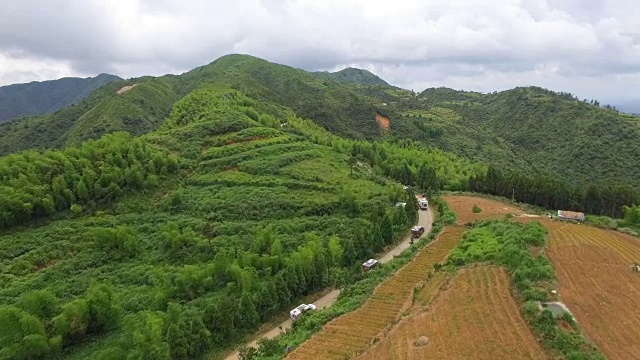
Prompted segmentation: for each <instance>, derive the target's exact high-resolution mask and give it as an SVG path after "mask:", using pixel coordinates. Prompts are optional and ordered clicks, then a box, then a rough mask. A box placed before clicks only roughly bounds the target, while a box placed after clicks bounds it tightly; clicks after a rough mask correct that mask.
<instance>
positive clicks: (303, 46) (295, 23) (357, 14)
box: [0, 0, 640, 98]
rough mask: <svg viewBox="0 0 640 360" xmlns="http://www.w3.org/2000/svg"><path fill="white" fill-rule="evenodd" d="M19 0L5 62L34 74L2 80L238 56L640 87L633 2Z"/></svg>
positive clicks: (403, 76)
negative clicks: (51, 68) (15, 54)
mask: <svg viewBox="0 0 640 360" xmlns="http://www.w3.org/2000/svg"><path fill="white" fill-rule="evenodd" d="M7 2H9V4H6V6H5V5H3V7H4V9H3V12H2V13H1V14H0V52H4V53H6V52H7V51H9V50H16V49H19V50H21V51H23V52H24V54H26V55H27V57H23V59H22V60H21V61H24V62H23V63H21V64H22V65H20V69H22V70H4V74H5V75H3V77H2V78H0V82H2V83H7V82H8V81H12V80H11V79H12V78H15V77H17V76H13V77H12V76H9V75H6V74H9V73H11V72H14V71H15V72H19V73H21V74H23V75H21V76H19V77H20V78H25V77H28V76H27V75H25V74H24V71H27V72H32V73H33V79H34V80H36V79H41V78H48V77H50V76H54V74H53V73H51V72H46V69H47V67H42V66H38V65H34V64H42V63H43V61H44V62H51V61H54V62H57V63H58V64H68V66H69V67H70V69H71V70H70V72H75V73H83V74H84V73H98V72H117V73H118V75H121V76H126V77H130V76H140V75H160V74H163V73H167V72H171V73H178V72H182V71H185V70H189V69H191V68H193V67H196V66H199V65H203V64H206V63H208V62H210V61H212V60H214V59H215V58H217V57H219V56H222V55H224V54H227V53H232V52H239V53H249V54H252V55H255V56H259V57H263V58H266V59H268V60H271V61H275V62H280V63H285V64H289V65H292V66H297V67H302V68H305V69H308V70H319V69H330V68H336V67H340V66H342V65H345V66H346V65H354V66H359V67H365V68H369V69H371V70H373V71H374V72H376V73H378V74H379V75H381V76H382V77H383V78H385V80H387V81H389V82H391V83H393V84H397V85H400V86H411V87H418V86H422V85H426V84H432V85H438V86H451V87H460V86H463V87H466V88H468V89H470V90H481V91H492V90H496V89H503V88H509V87H513V86H517V85H540V86H552V85H553V86H562V88H560V89H558V90H567V91H575V92H578V95H579V96H581V97H597V98H602V97H610V98H614V97H616V96H623V95H626V94H628V93H629V92H631V91H633V90H634V86H636V85H635V84H634V83H633V82H632V81H631V82H630V81H628V80H623V79H629V78H632V79H637V77H638V74H640V28H638V27H637V26H636V25H635V24H636V19H638V18H639V17H640V7H638V6H637V5H636V4H635V2H634V1H633V0H554V1H550V0H501V1H500V2H499V3H498V5H496V3H492V2H487V1H485V0H430V1H423V0H396V1H393V2H389V1H386V0H385V1H382V0H325V1H316V0H236V1H232V2H222V1H208V0H192V1H184V0H51V1H48V2H46V3H42V2H40V1H35V0H21V1H17V0H7ZM2 34H4V35H2ZM42 59H47V60H42ZM14 63H15V62H14ZM14 67H15V65H14ZM24 69H28V70H24ZM603 81H604V82H606V84H605V85H604V86H601V83H602V82H603ZM419 89H420V88H416V90H419ZM574 89H575V90H574Z"/></svg>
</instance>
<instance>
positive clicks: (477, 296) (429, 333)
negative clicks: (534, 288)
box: [359, 205, 547, 360]
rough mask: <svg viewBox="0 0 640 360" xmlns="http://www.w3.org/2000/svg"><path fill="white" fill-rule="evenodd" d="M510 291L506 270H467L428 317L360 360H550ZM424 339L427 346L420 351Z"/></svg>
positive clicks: (413, 320)
mask: <svg viewBox="0 0 640 360" xmlns="http://www.w3.org/2000/svg"><path fill="white" fill-rule="evenodd" d="M479 206H480V205H479ZM510 286H511V285H510V280H509V276H508V274H507V272H506V271H505V270H504V269H503V268H499V267H494V266H479V267H474V268H470V269H463V270H461V271H459V272H458V274H457V275H456V276H455V277H454V278H453V279H452V280H451V283H450V285H449V288H448V289H447V290H444V291H442V292H441V293H440V294H439V295H438V297H437V298H436V299H435V301H434V302H433V303H432V304H431V305H430V307H429V308H428V309H427V310H426V311H425V312H422V313H420V314H418V315H417V316H412V317H409V318H407V319H404V320H403V321H401V322H400V323H399V325H397V326H396V327H395V328H394V329H393V330H392V331H391V332H390V333H389V334H388V335H387V336H386V337H385V338H384V339H382V340H381V341H380V342H378V343H377V344H375V345H374V346H373V347H371V348H370V349H368V350H367V351H366V352H365V353H364V354H362V355H361V356H360V357H359V359H363V360H364V359H492V360H493V359H546V358H547V356H546V355H545V353H544V351H543V350H542V348H541V347H540V345H539V344H538V342H537V341H536V339H535V337H534V336H533V335H532V333H531V331H530V330H529V328H528V327H527V325H526V323H525V322H524V320H523V319H522V317H521V316H520V312H519V311H520V310H519V306H518V304H517V303H516V301H515V300H514V298H513V297H512V296H511V291H510ZM422 336H426V338H427V339H428V341H427V343H426V345H424V346H416V345H415V344H414V342H415V341H416V340H417V339H419V338H421V337H422Z"/></svg>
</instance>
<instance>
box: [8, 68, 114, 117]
mask: <svg viewBox="0 0 640 360" xmlns="http://www.w3.org/2000/svg"><path fill="white" fill-rule="evenodd" d="M116 80H122V79H120V78H119V77H117V76H115V75H109V74H100V75H98V76H96V77H92V78H91V77H89V78H84V79H83V78H62V79H58V80H51V81H42V82H37V81H34V82H30V83H26V84H14V85H7V86H2V87H0V123H2V122H5V121H8V120H13V119H17V118H22V117H27V116H35V115H41V114H46V113H52V112H55V111H58V110H60V109H62V108H64V107H67V106H69V105H71V104H76V103H78V102H79V101H81V100H82V99H84V98H86V97H87V96H89V94H91V93H92V92H93V91H94V90H95V89H97V88H99V87H101V86H102V85H104V84H107V83H109V82H112V81H116Z"/></svg>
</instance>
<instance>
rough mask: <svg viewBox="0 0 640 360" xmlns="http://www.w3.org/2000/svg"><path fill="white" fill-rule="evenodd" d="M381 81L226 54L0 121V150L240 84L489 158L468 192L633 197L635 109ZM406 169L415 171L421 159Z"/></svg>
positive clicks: (545, 199) (370, 128) (332, 120)
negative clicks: (55, 108)
mask: <svg viewBox="0 0 640 360" xmlns="http://www.w3.org/2000/svg"><path fill="white" fill-rule="evenodd" d="M376 79H378V80H379V78H377V77H375V75H373V74H371V73H369V72H367V71H365V70H359V69H351V68H349V69H345V70H343V71H340V72H337V73H309V72H305V71H303V70H300V69H295V68H292V67H289V66H284V65H278V64H273V63H270V62H268V61H265V60H262V59H258V58H255V57H252V56H247V55H228V56H223V57H221V58H219V59H217V60H215V61H213V62H212V63H210V64H208V65H206V66H203V67H199V68H196V69H194V70H192V71H189V72H187V73H184V74H182V75H178V76H174V75H168V76H163V77H159V78H151V77H145V78H140V79H131V80H129V81H126V82H125V81H119V82H114V83H110V84H108V85H106V86H105V87H103V88H102V89H100V90H99V91H97V92H96V93H94V94H93V95H92V96H90V97H89V98H87V99H85V100H84V101H82V102H81V103H80V104H78V105H76V106H72V107H69V108H65V109H63V110H60V111H59V112H57V113H55V114H51V115H47V116H41V117H34V118H28V119H22V120H18V121H14V122H11V123H9V124H3V125H0V154H7V153H10V152H14V151H18V150H22V149H28V148H51V147H53V148H60V147H63V146H66V145H74V144H78V143H79V142H80V141H82V140H84V139H91V138H97V137H100V136H102V135H104V134H106V133H111V132H116V131H128V132H131V133H133V134H143V133H146V132H149V131H152V130H154V129H157V128H158V126H160V124H161V123H162V121H163V119H165V118H166V116H167V115H168V114H169V111H170V109H171V106H172V105H173V103H174V102H175V101H176V100H177V99H179V98H181V97H182V96H185V95H186V94H188V93H190V92H191V91H193V90H196V89H199V88H202V87H211V86H213V87H216V88H219V89H224V88H234V89H237V90H240V91H242V92H243V93H245V94H248V95H249V96H250V97H252V98H254V99H256V100H257V103H256V104H257V105H256V107H257V108H258V110H261V111H262V110H265V109H262V108H261V107H264V106H266V105H265V104H269V105H268V107H269V111H271V112H273V113H274V114H275V115H277V116H285V117H286V116H289V115H291V114H293V113H295V114H296V115H297V116H300V117H303V118H307V119H310V120H312V121H314V122H315V123H316V124H317V125H319V126H321V127H322V128H324V129H326V130H328V131H330V132H331V133H333V134H335V135H339V136H343V137H348V138H351V139H360V140H367V141H372V140H378V141H390V142H392V143H394V144H402V143H403V141H404V140H406V139H411V140H413V141H414V143H412V144H411V145H410V146H412V147H414V148H423V149H435V148H438V149H442V150H444V151H446V152H450V153H454V154H457V155H459V156H462V157H464V158H467V159H469V160H471V161H474V162H482V163H484V164H485V165H489V166H491V167H492V168H493V171H491V175H492V178H491V179H492V180H488V179H486V178H482V177H477V178H476V181H474V182H473V183H472V184H470V189H475V190H482V191H485V192H490V193H494V194H499V195H505V196H509V197H511V196H514V197H515V198H516V199H517V200H521V201H527V202H535V203H536V204H539V205H542V206H548V207H552V208H555V207H564V208H570V209H574V210H583V211H585V210H586V211H589V212H593V213H596V214H606V215H615V216H621V215H622V208H621V204H622V205H634V203H633V202H632V201H636V200H634V199H638V198H640V195H639V194H640V193H639V191H640V180H639V179H640V168H638V167H637V166H636V163H637V159H639V158H640V120H639V119H640V118H638V117H634V116H631V115H626V114H620V113H618V112H616V111H614V110H611V109H606V108H601V107H599V106H598V104H597V102H589V103H587V102H583V101H578V100H577V99H576V98H575V97H573V96H572V95H570V94H566V93H555V92H551V91H548V90H545V89H541V88H535V87H530V88H517V89H513V90H508V91H503V92H499V93H491V94H481V93H475V92H464V91H455V90H451V89H446V88H438V89H427V90H425V91H423V92H422V93H420V94H417V95H416V94H414V93H413V92H411V91H408V90H403V89H399V88H396V87H392V86H388V85H386V84H383V82H381V81H378V80H376ZM132 85H135V87H133V88H131V89H129V90H128V91H127V92H124V93H121V94H118V93H117V92H118V90H120V89H122V88H124V87H125V86H132ZM283 108H286V109H288V110H286V111H284V110H282V109H283ZM380 119H383V120H384V121H386V123H387V124H388V129H381V126H380V125H379V124H378V122H377V120H380ZM383 159H384V158H383ZM368 160H369V161H370V162H371V163H376V162H377V160H376V159H374V158H369V159H368ZM412 166H413V167H414V169H413V170H414V175H415V174H417V172H418V167H419V164H414V165H412ZM405 173H406V171H405ZM415 176H417V175H415ZM488 182H490V184H489V183H488ZM496 184H499V185H496Z"/></svg>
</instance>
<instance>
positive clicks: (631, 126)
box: [392, 87, 640, 189]
mask: <svg viewBox="0 0 640 360" xmlns="http://www.w3.org/2000/svg"><path fill="white" fill-rule="evenodd" d="M394 107H395V109H396V111H397V120H398V122H400V123H401V125H400V126H398V127H397V130H398V135H399V136H402V137H408V138H413V139H415V140H418V141H422V142H425V143H430V144H432V145H433V146H435V147H438V148H441V149H444V150H446V151H450V152H453V153H456V154H459V155H462V156H464V157H466V158H469V159H472V160H475V161H482V162H484V163H486V164H489V165H494V166H496V167H497V168H500V169H510V170H514V171H518V172H521V173H525V174H538V173H544V174H548V175H550V176H552V177H555V178H559V179H562V180H563V181H566V182H570V183H575V184H579V185H582V186H586V185H588V184H589V183H595V184H605V183H606V184H619V185H630V186H632V187H634V188H636V189H640V169H638V167H637V166H635V163H636V162H637V160H636V159H639V158H640V127H639V126H638V125H639V124H640V121H639V120H640V118H637V117H634V116H630V115H626V114H620V113H618V112H616V111H612V110H608V109H603V108H599V107H597V106H594V105H591V104H589V103H585V102H583V101H578V100H577V99H576V98H574V97H573V96H571V95H570V94H566V93H555V92H552V91H549V90H545V89H541V88H536V87H528V88H516V89H513V90H508V91H503V92H499V93H493V94H486V95H485V94H479V93H470V92H461V91H454V90H451V89H428V90H426V91H424V92H423V93H421V94H420V95H419V96H418V97H416V98H415V99H411V100H410V101H404V102H402V103H398V104H395V106H394ZM392 124H393V119H392Z"/></svg>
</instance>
